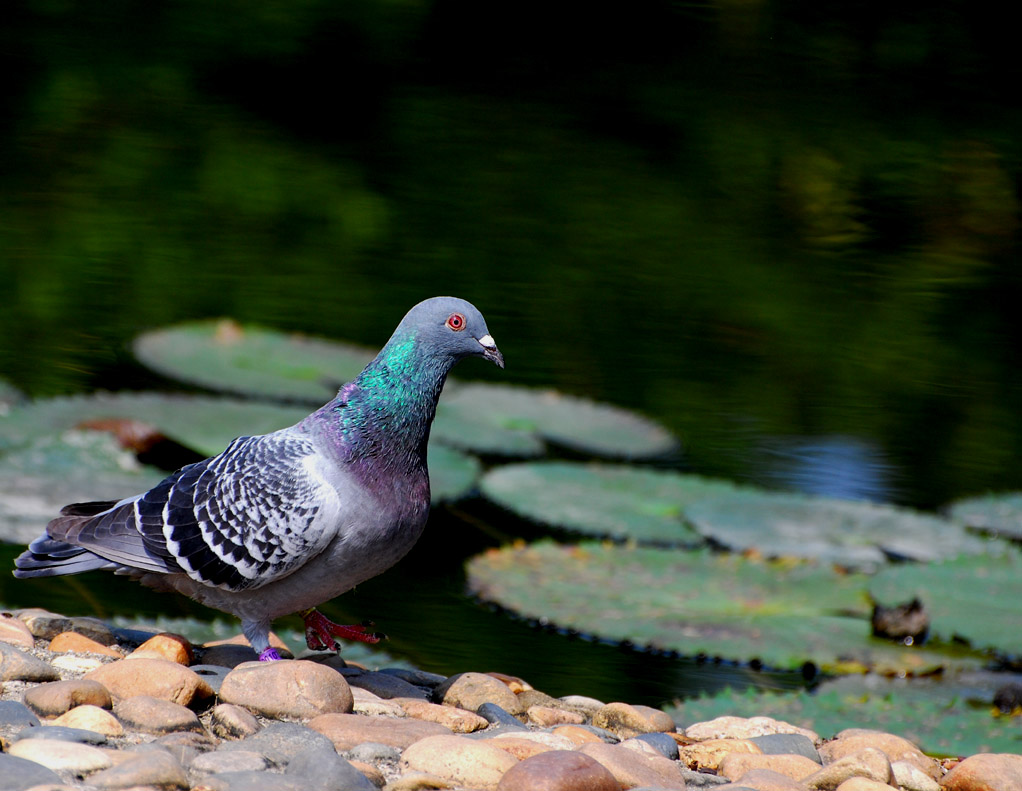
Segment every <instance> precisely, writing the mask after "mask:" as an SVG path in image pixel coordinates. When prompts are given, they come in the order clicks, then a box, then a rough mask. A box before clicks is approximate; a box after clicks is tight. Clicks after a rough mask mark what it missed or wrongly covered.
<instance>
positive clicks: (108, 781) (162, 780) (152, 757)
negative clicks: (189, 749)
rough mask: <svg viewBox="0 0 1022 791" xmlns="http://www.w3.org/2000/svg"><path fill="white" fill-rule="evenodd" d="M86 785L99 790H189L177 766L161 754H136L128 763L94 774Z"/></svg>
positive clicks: (156, 752) (153, 752)
mask: <svg viewBox="0 0 1022 791" xmlns="http://www.w3.org/2000/svg"><path fill="white" fill-rule="evenodd" d="M89 785H92V786H96V787H97V788H100V789H107V788H110V789H113V788H135V787H138V786H151V787H156V788H158V789H160V791H175V789H182V791H184V789H187V788H188V787H189V783H188V775H187V774H186V773H185V770H184V769H183V768H182V767H181V764H180V763H178V762H177V760H176V759H175V758H174V757H173V756H172V755H171V754H170V753H168V752H165V751H162V750H152V751H149V752H144V753H139V754H138V755H137V756H134V757H133V758H132V759H131V760H130V761H125V762H124V763H122V764H119V765H117V766H113V767H111V768H110V769H105V770H103V771H102V772H97V773H96V774H94V775H92V776H91V777H90V778H89Z"/></svg>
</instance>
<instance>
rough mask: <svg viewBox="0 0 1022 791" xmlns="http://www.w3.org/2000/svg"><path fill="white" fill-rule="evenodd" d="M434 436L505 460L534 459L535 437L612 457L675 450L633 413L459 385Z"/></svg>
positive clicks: (549, 393) (560, 397)
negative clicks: (506, 457)
mask: <svg viewBox="0 0 1022 791" xmlns="http://www.w3.org/2000/svg"><path fill="white" fill-rule="evenodd" d="M434 432H439V433H438V434H437V437H438V439H442V440H443V441H444V442H446V443H448V444H451V445H454V446H456V447H462V448H465V449H466V450H472V451H476V452H479V453H492V454H500V455H508V456H526V455H537V454H538V453H540V452H542V445H541V444H539V445H537V444H536V443H538V442H539V439H543V440H547V441H549V442H552V443H554V444H556V445H560V446H562V447H565V448H569V449H571V450H573V451H577V452H580V453H586V454H592V455H595V456H602V457H607V458H616V459H645V458H652V457H656V456H662V455H664V454H667V453H671V452H673V451H676V450H677V449H678V441H677V439H676V438H675V437H674V436H673V435H672V434H671V433H670V432H669V431H667V429H665V428H664V427H663V426H660V425H659V424H657V423H655V422H653V421H652V420H650V419H649V418H646V417H643V416H642V415H638V414H636V413H635V412H631V411H629V410H626V409H622V408H620V407H616V406H611V405H610V404H600V403H596V402H594V401H589V400H588V399H584V398H577V397H575V396H569V395H565V394H563V393H558V392H556V391H553V390H535V389H531V388H527V387H513V386H509V385H491V384H461V385H459V386H458V387H457V389H454V390H452V391H451V392H450V393H449V394H448V395H447V396H446V397H445V398H444V400H443V401H442V402H441V405H440V408H439V409H438V412H437V424H436V426H435V427H434ZM527 438H528V439H530V440H531V441H527ZM537 438H538V439H537Z"/></svg>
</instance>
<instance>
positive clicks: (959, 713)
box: [667, 672, 1022, 755]
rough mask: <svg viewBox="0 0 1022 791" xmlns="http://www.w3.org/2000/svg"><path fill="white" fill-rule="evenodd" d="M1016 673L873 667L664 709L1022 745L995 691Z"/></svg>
mask: <svg viewBox="0 0 1022 791" xmlns="http://www.w3.org/2000/svg"><path fill="white" fill-rule="evenodd" d="M1018 680H1019V679H1018V677H1011V676H1006V675H1005V674H1003V673H979V672H968V673H962V674H953V675H952V676H951V678H943V679H939V680H937V679H887V678H883V677H880V676H876V675H873V674H870V675H866V676H842V677H839V678H836V679H833V680H830V681H825V682H824V683H823V684H821V685H820V686H819V688H818V689H816V690H814V691H813V692H806V691H799V692H797V693H787V694H785V693H778V692H757V691H755V690H753V689H751V688H750V689H748V690H745V691H743V692H735V691H734V690H731V689H727V690H724V691H723V692H721V693H719V694H716V695H713V696H712V697H703V698H696V699H693V700H686V701H684V702H682V703H679V704H678V705H676V706H675V707H672V708H669V709H667V712H668V713H669V714H670V715H671V716H672V717H673V718H674V720H675V721H676V722H677V723H679V726H680V727H681V728H685V727H688V726H689V725H693V724H695V723H697V722H705V721H707V720H712V719H715V718H717V717H720V716H727V715H730V716H737V717H758V716H766V717H773V718H775V719H778V720H782V721H784V722H789V723H791V724H793V725H798V726H799V727H802V728H810V729H812V730H814V731H816V733H818V734H819V735H820V736H821V737H823V738H825V739H829V738H831V737H833V736H834V735H836V734H837V733H839V732H840V731H842V730H844V729H845V728H872V729H875V730H879V731H884V732H887V733H895V734H897V735H899V736H902V737H903V738H906V739H908V740H909V741H912V742H914V743H915V744H917V745H919V746H920V747H921V748H922V749H923V750H924V751H925V752H928V753H930V754H931V755H973V754H975V753H979V752H995V753H1017V752H1020V751H1022V730H1020V729H1019V719H1018V717H1009V716H1003V715H999V714H996V713H995V712H994V708H993V706H992V705H991V701H992V699H993V693H994V691H995V690H996V689H997V687H998V686H1000V685H1001V684H1004V683H1005V682H1006V681H1018Z"/></svg>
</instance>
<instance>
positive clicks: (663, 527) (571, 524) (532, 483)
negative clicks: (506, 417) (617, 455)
mask: <svg viewBox="0 0 1022 791" xmlns="http://www.w3.org/2000/svg"><path fill="white" fill-rule="evenodd" d="M480 488H481V489H482V492H483V494H484V495H485V496H486V497H488V498H489V499H490V500H492V501H494V502H495V503H497V504H499V505H501V506H503V507H504V508H508V509H510V510H512V511H514V512H515V513H516V514H519V515H520V516H523V517H525V518H527V519H531V520H533V521H536V522H539V523H541V524H544V525H548V526H551V527H557V528H561V529H564V530H571V531H574V532H578V533H585V534H587V535H596V536H601V537H603V536H608V537H611V538H617V539H635V540H637V541H641V542H649V543H657V544H686V543H688V544H690V543H692V542H694V541H697V540H698V538H699V537H698V535H696V533H695V532H693V531H692V529H691V528H690V527H689V526H688V525H686V524H685V522H684V521H683V519H682V512H683V510H684V508H685V506H686V505H687V503H688V502H689V501H691V500H692V499H693V498H697V497H703V496H708V495H710V494H721V493H728V492H733V491H735V489H736V487H735V486H733V485H732V484H730V483H727V482H726V481H716V480H710V479H707V478H700V477H698V476H695V475H680V474H678V473H675V472H667V471H657V470H648V469H641V468H636V467H625V466H620V465H607V464H577V463H572V462H531V463H524V464H510V465H507V466H505V467H497V468H495V469H493V470H491V471H490V472H488V473H487V474H486V475H484V476H483V479H482V481H481V483H480Z"/></svg>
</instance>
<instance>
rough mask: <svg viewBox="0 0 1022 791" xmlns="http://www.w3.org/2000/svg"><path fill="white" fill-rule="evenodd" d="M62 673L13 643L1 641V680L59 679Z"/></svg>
mask: <svg viewBox="0 0 1022 791" xmlns="http://www.w3.org/2000/svg"><path fill="white" fill-rule="evenodd" d="M58 679H60V673H58V672H57V671H56V670H54V669H53V668H52V667H50V666H49V665H48V664H47V663H46V662H44V661H43V660H41V659H38V658H37V657H34V656H32V654H28V653H26V652H24V651H22V650H20V649H18V648H16V647H15V646H14V645H12V644H11V643H3V642H0V681H57V680H58Z"/></svg>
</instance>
